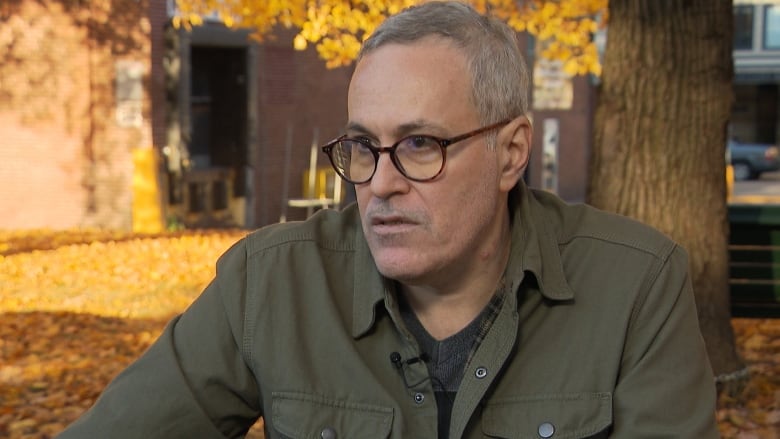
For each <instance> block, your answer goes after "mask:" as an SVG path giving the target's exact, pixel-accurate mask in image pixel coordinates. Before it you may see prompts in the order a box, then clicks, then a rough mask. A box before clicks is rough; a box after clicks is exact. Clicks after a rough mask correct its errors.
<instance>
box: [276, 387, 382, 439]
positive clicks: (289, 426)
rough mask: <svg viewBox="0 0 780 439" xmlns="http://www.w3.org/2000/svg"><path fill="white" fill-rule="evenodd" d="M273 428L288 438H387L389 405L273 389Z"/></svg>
mask: <svg viewBox="0 0 780 439" xmlns="http://www.w3.org/2000/svg"><path fill="white" fill-rule="evenodd" d="M271 398H272V400H273V402H272V416H273V417H272V422H273V428H274V429H276V430H277V431H279V432H280V433H282V434H283V435H285V436H288V437H291V438H319V437H335V438H387V437H388V436H389V435H390V428H391V427H392V423H393V409H392V408H389V407H381V406H376V405H371V404H364V403H356V402H350V401H340V400H335V399H330V398H326V397H323V396H320V395H311V394H305V393H294V392H274V393H273V394H272V395H271Z"/></svg>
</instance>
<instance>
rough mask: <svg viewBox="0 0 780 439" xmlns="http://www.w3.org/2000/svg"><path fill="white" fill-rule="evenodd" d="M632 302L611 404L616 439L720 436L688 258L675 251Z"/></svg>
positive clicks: (713, 392) (680, 251) (679, 249)
mask: <svg viewBox="0 0 780 439" xmlns="http://www.w3.org/2000/svg"><path fill="white" fill-rule="evenodd" d="M648 284H649V287H648V288H646V294H645V295H644V296H640V297H639V298H638V300H637V303H636V304H635V305H634V309H633V315H632V319H631V323H630V326H629V328H628V334H627V338H626V344H625V351H624V354H623V358H622V360H621V365H620V373H619V377H618V382H617V385H616V388H615V393H614V399H613V411H614V424H613V427H614V429H613V435H612V436H610V437H613V438H631V439H637V438H650V437H678V438H717V437H719V434H718V430H717V424H716V421H715V400H716V393H715V382H714V379H713V374H712V370H711V368H710V362H709V359H708V357H707V352H706V350H705V346H704V340H703V338H702V336H701V332H700V329H699V323H698V318H697V315H696V306H695V302H694V296H693V289H692V286H691V282H690V278H689V277H688V259H687V256H686V254H685V252H684V251H683V250H682V249H681V248H679V247H677V248H675V250H674V251H672V253H671V254H670V256H669V258H668V259H667V260H666V261H665V262H664V264H662V265H661V266H660V269H659V270H657V273H654V274H653V276H651V277H650V278H649V279H648Z"/></svg>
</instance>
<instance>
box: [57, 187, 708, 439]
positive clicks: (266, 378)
mask: <svg viewBox="0 0 780 439" xmlns="http://www.w3.org/2000/svg"><path fill="white" fill-rule="evenodd" d="M523 190H524V192H523V195H522V196H521V197H520V202H519V206H520V207H519V208H518V210H517V211H516V213H515V216H514V221H513V224H514V226H513V235H512V250H511V255H510V259H509V265H508V267H507V269H506V273H505V285H507V286H508V287H509V288H510V289H509V290H507V291H511V294H507V297H506V298H505V300H504V304H503V306H502V308H501V310H500V312H499V315H498V316H497V318H496V320H495V322H494V323H493V326H492V328H491V330H490V332H489V333H488V334H487V336H486V337H485V338H484V340H483V341H482V343H481V344H480V345H479V348H478V350H477V351H476V352H475V353H474V355H473V357H472V359H471V361H470V362H469V364H468V365H467V366H466V371H465V376H464V378H463V381H462V383H461V386H460V390H459V392H458V393H457V397H456V399H455V401H454V407H453V412H452V421H451V425H450V432H451V437H452V438H461V437H462V438H484V437H491V438H537V437H553V438H582V437H612V438H631V439H639V438H651V437H652V438H697V439H701V438H712V437H717V436H718V433H717V429H716V424H715V416H714V414H715V387H714V382H713V377H712V372H711V370H710V366H709V362H708V359H707V355H706V353H705V349H704V344H703V341H702V337H701V334H700V332H699V327H698V323H697V316H696V310H695V306H694V298H693V293H692V290H691V284H690V280H689V278H688V273H687V265H688V262H687V257H686V254H685V252H684V251H683V250H682V249H681V248H680V247H678V246H677V245H676V244H674V243H673V242H672V241H670V240H669V239H667V238H666V237H664V236H663V235H661V234H660V233H658V232H656V231H654V230H652V229H650V228H648V227H646V226H643V225H640V224H638V223H636V222H634V221H631V220H628V219H626V218H623V217H620V216H616V215H611V214H606V213H603V212H600V211H597V210H595V209H593V208H590V207H587V206H583V205H579V206H569V205H566V204H564V203H562V202H561V201H560V200H559V199H557V198H555V197H554V196H552V195H549V194H547V193H544V192H535V191H531V190H529V189H526V188H524V189H523ZM393 352H397V353H399V354H400V356H401V358H402V363H404V364H401V368H400V369H399V368H397V367H396V366H395V365H394V364H393V362H391V361H390V358H389V357H390V354H391V353H393ZM418 355H419V352H418V347H417V344H416V342H415V340H414V337H412V336H411V335H410V334H409V332H408V331H407V330H406V329H405V328H404V325H403V321H402V319H401V318H400V317H399V312H398V306H397V303H396V301H395V300H394V286H393V283H392V282H391V281H389V280H388V279H385V278H383V277H382V276H381V275H380V274H379V273H378V271H377V268H376V266H375V265H374V262H373V259H372V257H371V253H370V252H369V249H368V246H367V244H366V241H365V239H364V237H363V234H362V232H361V226H360V220H359V216H358V212H357V209H356V208H355V206H354V205H353V206H350V207H348V208H347V209H346V210H345V211H343V212H336V211H322V212H320V213H318V214H316V215H314V216H313V217H312V218H311V219H309V220H308V221H306V222H302V223H287V224H281V225H274V226H270V227H267V228H264V229H261V230H259V231H257V232H254V233H252V234H251V235H249V236H247V237H246V238H245V239H243V240H241V241H240V242H239V243H237V244H236V245H235V246H234V247H233V248H232V249H230V250H229V251H228V252H226V254H225V255H224V256H223V257H222V258H221V259H220V261H219V262H218V264H217V275H216V278H215V279H214V280H213V282H212V283H211V284H210V285H209V286H208V287H207V288H206V290H205V291H204V292H203V294H202V295H201V296H200V297H199V298H198V299H197V300H196V301H195V302H194V303H193V304H192V305H191V307H190V308H189V309H187V310H186V312H184V313H183V314H182V315H181V316H179V317H177V318H175V319H174V320H173V321H172V322H171V323H170V324H169V325H168V327H167V328H166V330H165V332H164V333H163V334H162V336H161V337H160V339H159V340H158V341H157V342H156V343H155V344H154V345H153V346H152V347H150V349H149V350H148V351H147V352H146V353H145V354H144V355H143V356H142V357H141V358H140V359H139V360H137V362H135V363H134V364H133V365H131V366H130V367H129V368H128V369H127V370H125V371H124V372H122V373H121V374H120V375H119V376H118V377H117V378H116V379H115V380H114V381H113V382H112V383H111V384H110V385H109V386H108V387H107V388H106V390H105V392H104V393H103V395H102V396H101V397H100V399H99V400H98V401H97V403H96V404H95V406H94V407H93V408H92V409H90V410H89V411H88V412H87V413H86V414H85V415H84V416H82V417H81V418H80V419H79V420H78V421H77V422H76V423H75V424H73V425H71V426H70V427H69V429H68V430H66V431H65V432H64V433H63V434H62V435H61V438H63V439H64V438H90V439H91V438H144V439H148V438H222V437H242V436H243V435H244V434H245V433H246V430H247V429H248V428H249V426H251V425H252V424H253V423H254V421H255V420H256V419H257V417H258V416H263V417H264V418H265V426H266V438H268V439H275V438H349V439H352V438H372V439H374V438H436V437H437V433H436V422H437V416H436V402H435V397H434V394H433V390H432V385H431V382H430V380H429V379H427V378H428V371H427V367H426V365H425V364H424V363H423V362H412V363H409V364H405V363H406V362H405V360H406V359H410V358H414V357H417V356H418Z"/></svg>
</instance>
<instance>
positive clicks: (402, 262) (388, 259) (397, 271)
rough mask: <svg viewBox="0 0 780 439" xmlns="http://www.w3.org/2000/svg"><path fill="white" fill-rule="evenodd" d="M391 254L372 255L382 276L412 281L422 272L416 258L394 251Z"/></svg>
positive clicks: (401, 280) (421, 267) (400, 280)
mask: <svg viewBox="0 0 780 439" xmlns="http://www.w3.org/2000/svg"><path fill="white" fill-rule="evenodd" d="M394 253H395V254H393V255H381V254H380V255H379V256H378V257H374V261H375V263H376V267H377V269H378V270H379V272H380V273H381V274H382V276H384V277H387V278H389V279H393V280H397V281H399V282H408V281H413V280H414V279H418V278H420V277H421V276H422V275H423V274H424V271H425V270H424V269H423V266H422V265H421V264H420V263H419V262H418V258H415V257H413V255H411V254H409V253H406V254H405V255H404V254H401V253H397V252H394Z"/></svg>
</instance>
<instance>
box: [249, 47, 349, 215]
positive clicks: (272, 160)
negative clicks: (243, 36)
mask: <svg viewBox="0 0 780 439" xmlns="http://www.w3.org/2000/svg"><path fill="white" fill-rule="evenodd" d="M291 41H292V37H291V36H289V35H285V34H284V33H282V34H281V35H280V37H279V38H278V39H277V40H276V41H269V42H266V43H264V44H263V45H262V46H260V48H259V55H258V57H257V58H258V59H257V62H258V72H259V75H258V76H259V77H258V81H259V82H258V84H259V85H258V103H257V105H258V107H257V108H258V122H259V130H258V131H259V135H258V138H259V145H258V154H256V160H255V163H253V167H254V168H255V169H256V170H257V177H256V179H255V193H256V194H257V200H256V201H257V202H256V213H255V218H256V220H257V221H256V222H257V225H264V224H268V223H271V222H275V221H277V220H278V219H279V216H280V214H281V212H282V209H283V208H284V207H283V203H282V188H283V185H284V183H285V179H289V180H288V184H289V195H290V198H296V197H301V196H302V193H303V189H302V183H301V182H302V173H303V172H304V170H306V169H308V167H309V154H310V146H311V143H312V141H313V140H316V142H317V143H318V144H319V145H322V144H324V143H325V142H326V141H328V140H330V139H332V138H334V137H336V136H337V135H339V134H341V133H342V131H343V129H344V126H345V125H346V122H347V87H348V85H349V79H350V76H351V74H352V69H353V68H352V67H341V68H337V69H327V68H326V67H325V62H324V61H323V60H321V59H320V58H319V57H318V56H317V53H316V51H315V50H314V48H309V49H307V50H306V51H303V52H300V51H295V50H294V49H293V48H292V44H291ZM288 129H289V130H291V134H292V135H291V139H290V140H291V145H292V153H291V156H290V173H289V175H285V173H284V170H285V166H284V165H285V163H284V160H285V144H286V143H287V132H288ZM315 134H316V139H314V136H315ZM317 155H318V164H319V165H321V166H329V162H328V159H327V157H326V156H325V154H323V153H322V152H319V151H318V154H317ZM303 216H305V211H304V210H302V209H288V211H287V217H288V219H301V218H303Z"/></svg>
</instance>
